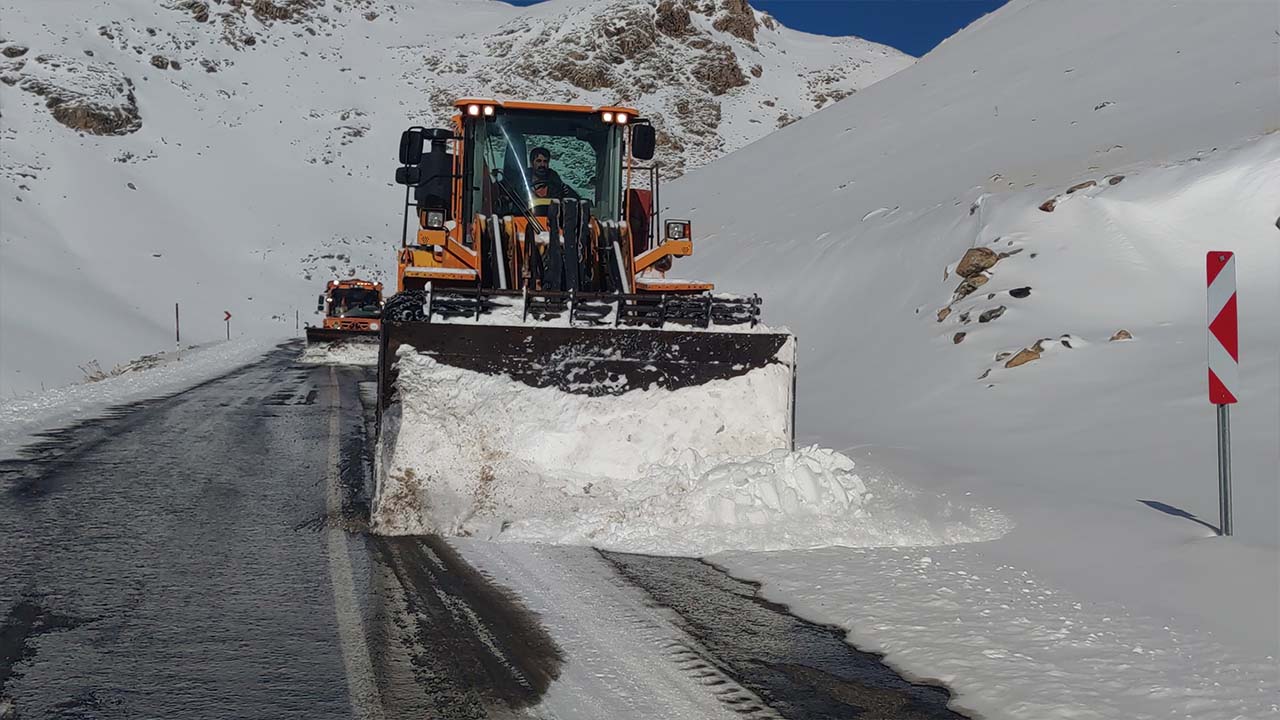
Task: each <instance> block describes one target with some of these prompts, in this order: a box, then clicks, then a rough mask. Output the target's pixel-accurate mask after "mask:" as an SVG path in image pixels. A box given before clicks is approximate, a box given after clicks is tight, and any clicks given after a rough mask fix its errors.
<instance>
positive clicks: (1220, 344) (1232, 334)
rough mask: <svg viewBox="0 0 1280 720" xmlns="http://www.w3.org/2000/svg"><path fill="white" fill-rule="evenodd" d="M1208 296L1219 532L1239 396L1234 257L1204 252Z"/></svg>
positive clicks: (1227, 525)
mask: <svg viewBox="0 0 1280 720" xmlns="http://www.w3.org/2000/svg"><path fill="white" fill-rule="evenodd" d="M1205 268H1206V271H1207V277H1208V300H1209V342H1208V347H1209V402H1211V403H1213V404H1214V405H1216V406H1217V408H1218V516H1219V525H1218V528H1219V529H1218V534H1220V535H1226V536H1230V535H1231V534H1232V527H1231V416H1230V412H1229V408H1230V406H1231V405H1234V404H1235V403H1236V402H1239V400H1238V398H1239V396H1240V393H1239V388H1240V326H1239V320H1238V314H1237V310H1236V257H1235V253H1233V252H1226V251H1222V250H1215V251H1211V252H1209V253H1208V254H1207V255H1206V256H1205Z"/></svg>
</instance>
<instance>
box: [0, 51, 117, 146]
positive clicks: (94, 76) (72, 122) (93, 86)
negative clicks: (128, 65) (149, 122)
mask: <svg viewBox="0 0 1280 720" xmlns="http://www.w3.org/2000/svg"><path fill="white" fill-rule="evenodd" d="M3 75H4V76H5V77H6V78H8V79H6V80H5V82H6V84H16V85H17V86H18V87H19V88H21V89H23V90H25V91H27V92H29V93H32V94H34V95H39V96H40V97H42V98H44V100H45V107H47V108H48V109H49V112H50V113H51V114H52V115H53V117H54V119H55V120H57V121H58V122H60V123H62V124H63V125H65V126H67V127H69V128H71V129H73V130H79V131H81V132H86V133H89V134H92V135H128V134H129V133H133V132H137V131H138V130H139V129H141V128H142V115H141V113H140V112H139V110H138V101H137V98H136V97H135V96H134V92H133V81H132V80H130V79H129V78H128V77H125V76H124V75H123V74H122V73H120V72H119V71H118V70H116V69H115V68H114V67H111V66H108V65H103V64H100V63H93V62H85V61H82V60H78V59H76V58H71V57H64V56H61V55H40V56H37V57H36V59H35V62H33V63H28V64H25V65H23V66H21V67H18V68H15V69H13V70H9V71H6V72H4V73H3Z"/></svg>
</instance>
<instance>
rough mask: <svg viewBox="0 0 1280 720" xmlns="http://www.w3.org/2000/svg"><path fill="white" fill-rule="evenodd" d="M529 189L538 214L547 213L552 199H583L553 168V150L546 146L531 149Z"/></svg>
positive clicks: (535, 211)
mask: <svg viewBox="0 0 1280 720" xmlns="http://www.w3.org/2000/svg"><path fill="white" fill-rule="evenodd" d="M529 191H530V193H531V195H532V198H531V199H532V204H533V211H534V213H535V214H537V215H546V213H547V206H548V205H550V204H551V201H552V200H563V199H565V198H573V199H574V200H580V199H581V198H580V197H578V193H576V192H574V190H573V188H571V187H569V185H568V184H567V183H565V181H564V180H562V179H560V175H559V173H557V172H556V171H555V170H552V169H551V151H550V150H547V149H546V148H544V147H536V148H534V149H533V150H531V151H529Z"/></svg>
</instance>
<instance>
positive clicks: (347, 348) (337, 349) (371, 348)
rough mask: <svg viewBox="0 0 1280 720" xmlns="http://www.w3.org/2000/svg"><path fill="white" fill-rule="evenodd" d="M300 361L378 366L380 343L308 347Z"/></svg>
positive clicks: (329, 344)
mask: <svg viewBox="0 0 1280 720" xmlns="http://www.w3.org/2000/svg"><path fill="white" fill-rule="evenodd" d="M298 361H299V362H301V363H304V364H308V365H368V366H374V365H377V364H378V343H377V342H376V341H374V342H360V341H353V342H333V343H318V344H315V345H306V346H304V347H303V348H302V354H301V355H300V356H299V357H298Z"/></svg>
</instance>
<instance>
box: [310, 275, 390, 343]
mask: <svg viewBox="0 0 1280 720" xmlns="http://www.w3.org/2000/svg"><path fill="white" fill-rule="evenodd" d="M316 312H318V313H320V314H321V315H322V316H324V320H323V321H322V324H321V325H320V326H319V327H314V326H311V325H308V326H307V345H319V344H326V343H327V344H333V343H347V342H360V343H369V344H373V343H375V342H377V341H378V334H379V333H380V332H381V330H382V283H379V282H370V281H368V280H355V279H352V280H330V281H329V282H328V283H327V284H326V285H325V288H324V294H322V295H321V296H320V298H319V299H318V300H317V303H316Z"/></svg>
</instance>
